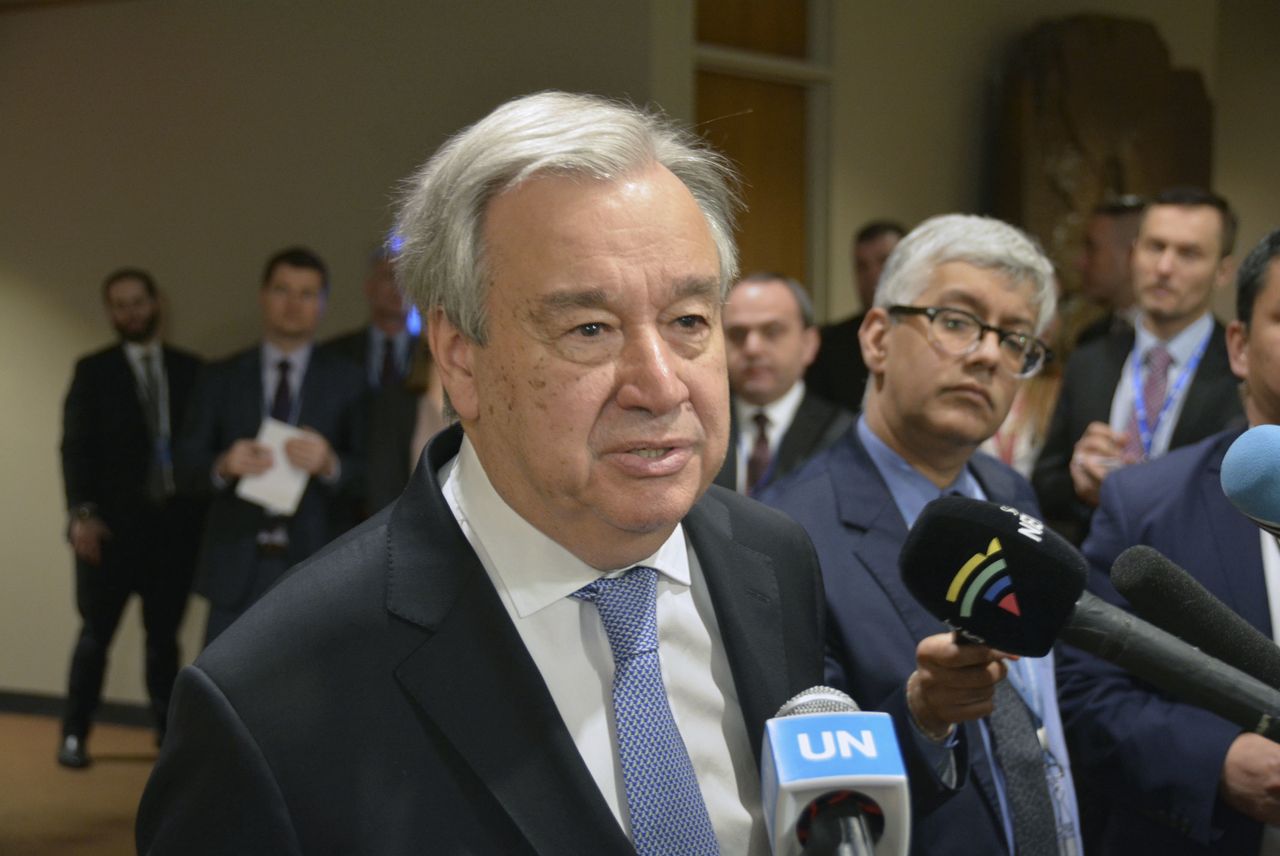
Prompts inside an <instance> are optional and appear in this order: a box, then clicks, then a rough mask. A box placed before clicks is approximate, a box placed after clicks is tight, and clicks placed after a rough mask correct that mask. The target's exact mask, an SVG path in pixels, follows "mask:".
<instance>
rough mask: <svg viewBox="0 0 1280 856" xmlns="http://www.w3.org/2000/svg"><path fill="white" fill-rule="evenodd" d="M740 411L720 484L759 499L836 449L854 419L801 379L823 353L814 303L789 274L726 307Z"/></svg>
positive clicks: (756, 283)
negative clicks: (763, 490) (773, 485)
mask: <svg viewBox="0 0 1280 856" xmlns="http://www.w3.org/2000/svg"><path fill="white" fill-rule="evenodd" d="M724 330H725V344H726V348H727V350H728V358H729V391H730V392H731V393H732V394H731V396H730V400H731V405H732V408H733V409H732V411H731V417H732V419H731V423H730V428H729V455H728V457H726V458H725V462H724V466H723V467H722V468H721V469H720V472H719V474H718V475H717V476H716V484H718V485H721V486H723V487H727V488H729V489H730V490H736V491H738V492H739V493H747V494H754V493H755V492H756V491H758V490H760V489H761V488H763V487H764V486H765V485H767V484H768V483H770V482H772V481H775V480H777V479H779V478H781V477H783V476H785V475H786V474H787V473H789V472H791V471H792V470H794V469H795V468H796V467H798V466H799V465H800V464H802V463H804V462H805V461H807V460H808V459H809V458H810V457H812V456H813V455H814V454H815V453H816V452H820V451H821V450H823V449H825V448H826V447H827V446H830V445H831V444H832V443H833V442H835V440H836V439H837V438H838V437H839V436H840V435H841V434H843V433H844V432H845V429H846V428H848V427H849V426H850V425H852V424H853V414H852V413H850V412H849V411H847V410H845V409H843V408H841V407H837V406H836V405H834V404H832V403H831V402H829V401H827V400H826V399H824V398H820V397H818V396H817V395H814V394H813V393H811V392H809V391H808V390H807V389H806V388H805V383H804V381H803V380H802V379H801V375H803V374H804V370H805V367H806V366H808V365H809V364H810V363H811V362H813V356H814V354H815V353H817V350H818V330H817V328H816V327H814V323H813V302H812V301H810V300H809V295H808V294H807V293H806V292H805V290H804V286H802V285H801V284H800V283H798V282H796V281H795V280H794V279H791V278H790V277H784V276H782V275H781V274H772V273H756V274H752V275H750V276H748V277H745V278H743V279H741V280H739V281H738V282H737V283H736V284H735V285H734V286H733V288H732V289H731V290H730V291H729V300H728V302H727V303H726V304H725V307H724Z"/></svg>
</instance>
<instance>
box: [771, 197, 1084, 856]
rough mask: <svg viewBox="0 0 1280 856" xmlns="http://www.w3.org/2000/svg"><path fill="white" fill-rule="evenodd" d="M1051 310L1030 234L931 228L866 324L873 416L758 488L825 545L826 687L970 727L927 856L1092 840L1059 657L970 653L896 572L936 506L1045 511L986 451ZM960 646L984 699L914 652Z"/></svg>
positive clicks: (939, 223)
mask: <svg viewBox="0 0 1280 856" xmlns="http://www.w3.org/2000/svg"><path fill="white" fill-rule="evenodd" d="M1053 311H1054V289H1053V270H1052V268H1051V266H1050V264H1049V261H1048V259H1046V258H1045V257H1044V254H1043V253H1042V252H1041V251H1040V249H1039V248H1038V247H1037V246H1036V245H1035V244H1034V243H1033V242H1032V241H1031V240H1030V239H1028V238H1027V237H1026V236H1025V235H1024V234H1022V233H1021V232H1019V231H1018V230H1017V229H1015V228H1013V227H1012V226H1009V225H1007V224H1005V223H1001V222H999V221H998V220H992V219H989V218H985V217H973V216H964V215H948V216H943V217H935V218H933V219H931V220H928V221H926V222H925V223H923V224H921V225H920V226H919V227H917V228H916V229H915V230H914V231H912V232H911V233H910V234H908V235H907V236H906V237H905V238H903V240H902V241H901V243H899V244H898V245H897V247H896V248H895V249H894V251H893V254H892V255H891V256H890V257H889V261H888V263H887V265H886V267H885V270H884V273H883V275H882V276H881V278H880V283H879V285H878V287H877V288H876V294H875V301H874V305H873V307H872V309H871V310H870V311H869V312H868V313H867V316H866V318H865V319H864V320H863V322H862V328H861V330H860V331H859V338H860V341H861V344H862V354H863V357H864V358H865V359H866V363H867V367H868V368H869V369H870V373H871V380H870V383H869V384H868V387H867V392H866V397H865V399H864V409H863V413H862V416H861V417H860V418H859V420H858V422H857V424H856V425H855V426H854V427H853V428H851V429H850V430H849V431H848V432H847V433H846V434H845V436H844V438H843V439H842V440H840V441H838V442H837V443H836V444H834V445H833V446H831V447H830V448H829V449H827V451H825V452H823V453H822V454H820V455H818V456H816V457H814V458H813V459H812V460H810V461H809V463H808V464H806V465H805V466H804V467H803V468H801V469H800V470H798V471H797V472H796V473H794V474H793V475H792V476H791V477H790V478H789V479H787V480H785V481H782V482H779V483H777V484H776V485H775V486H773V487H771V488H769V489H767V490H766V491H765V492H764V493H763V494H762V495H761V499H762V500H763V501H764V502H766V503H769V504H771V505H774V506H775V507H777V508H779V509H781V510H783V511H785V512H786V513H788V514H789V515H791V516H792V517H793V518H794V519H796V520H797V521H799V522H800V524H801V525H803V526H804V528H805V530H806V531H808V533H809V536H810V537H811V538H812V539H813V542H814V546H816V547H817V549H818V556H819V561H820V563H821V565H822V576H823V581H824V584H825V587H826V593H827V603H828V612H827V681H828V683H830V684H831V685H832V686H835V687H838V688H840V689H843V690H845V691H847V692H848V693H849V694H850V695H852V696H853V697H854V699H855V700H856V701H857V702H858V703H859V704H860V705H862V706H863V707H865V708H873V709H883V710H890V711H894V710H900V709H904V708H905V709H906V710H907V711H908V714H907V717H906V718H907V719H909V720H910V722H911V723H912V729H911V731H910V732H909V733H907V734H904V735H903V739H904V741H908V742H909V741H911V740H912V739H915V740H917V741H931V740H932V741H936V742H937V744H938V747H939V749H942V748H945V747H946V746H948V745H951V743H952V741H956V740H958V739H960V736H961V735H959V734H957V733H955V731H956V730H955V729H952V728H950V727H949V726H948V723H951V722H957V721H966V725H965V726H964V727H963V729H961V730H962V731H963V732H965V733H964V735H963V739H964V740H965V741H966V742H967V745H968V747H969V755H968V757H969V763H970V775H969V779H968V781H967V782H965V783H963V784H962V786H961V787H960V789H959V792H958V793H957V794H956V795H955V797H954V798H953V799H951V800H949V801H948V802H946V803H944V804H943V805H941V806H940V807H939V808H938V809H937V810H935V811H933V812H931V813H929V814H927V815H924V814H921V816H918V817H917V818H916V819H915V826H914V830H913V837H912V852H913V853H918V854H921V856H923V854H929V856H947V854H954V856H960V854H972V856H979V854H981V856H991V854H1000V853H1007V854H1024V853H1035V854H1058V853H1064V854H1065V853H1078V852H1079V848H1080V839H1079V832H1078V827H1079V823H1078V819H1077V816H1076V814H1077V813H1076V808H1075V801H1074V797H1073V794H1072V784H1071V772H1070V767H1069V765H1068V761H1067V755H1066V748H1065V745H1064V742H1063V738H1062V723H1061V721H1060V717H1059V715H1058V706H1057V700H1056V697H1055V687H1054V670H1053V658H1052V656H1049V657H1045V658H1042V659H1031V658H1023V659H1021V660H1017V661H1005V660H1004V659H1003V657H1002V655H1001V654H1000V653H999V652H996V651H992V650H990V649H988V648H984V647H981V646H976V645H974V646H968V645H963V646H958V645H957V643H956V641H955V640H954V639H953V638H952V635H951V634H948V633H945V632H943V631H945V627H944V625H943V624H942V623H941V622H939V621H938V620H937V619H935V618H934V617H933V616H932V615H930V614H929V613H928V612H927V611H926V610H925V608H924V607H923V606H921V605H920V604H919V603H917V602H916V600H915V599H914V598H913V597H912V596H911V595H910V594H909V593H908V591H907V589H906V587H905V586H904V584H903V582H902V578H901V575H900V573H899V569H898V554H899V551H900V550H901V548H902V544H903V541H904V540H905V539H906V537H907V530H908V529H909V528H910V527H911V525H912V524H913V523H914V522H915V520H916V518H917V516H918V515H919V514H920V511H921V509H922V508H923V507H924V505H925V504H926V503H927V502H929V501H930V500H932V499H936V498H938V497H940V496H945V495H948V494H960V495H964V496H968V497H972V498H974V499H985V500H992V501H997V502H1004V503H1009V504H1011V505H1013V506H1016V507H1017V508H1019V509H1021V510H1023V511H1026V512H1029V513H1031V514H1037V513H1038V512H1037V507H1036V502H1035V495H1034V494H1033V493H1032V490H1031V485H1029V484H1028V483H1027V481H1026V479H1024V478H1023V477H1022V476H1020V475H1018V474H1017V473H1016V472H1014V471H1013V470H1012V469H1010V468H1009V467H1007V466H1005V465H1004V464H1002V463H1000V462H999V461H997V460H996V459H994V458H991V457H988V456H986V455H984V454H981V453H978V452H977V448H978V446H979V445H980V444H981V443H982V442H983V441H984V440H986V439H987V438H988V437H990V436H991V435H992V434H993V433H994V432H995V430H996V429H997V428H998V427H999V426H1000V423H1001V422H1003V421H1004V418H1005V415H1006V414H1007V413H1008V411H1009V406H1010V404H1011V403H1012V401H1013V397H1014V393H1016V392H1017V390H1018V385H1019V384H1020V383H1021V382H1022V381H1023V380H1024V379H1025V378H1028V377H1030V376H1032V375H1034V374H1035V373H1036V372H1037V371H1039V370H1040V368H1041V367H1042V366H1043V365H1044V361H1045V359H1046V357H1047V353H1048V349H1047V348H1046V347H1045V345H1044V343H1043V342H1042V341H1040V339H1039V338H1037V336H1038V334H1039V333H1040V331H1042V330H1043V329H1044V327H1045V325H1046V324H1047V323H1048V322H1049V320H1050V319H1051V318H1052V316H1053ZM957 648H960V649H962V650H964V649H968V650H970V651H971V653H972V656H973V658H974V668H975V671H974V674H973V684H972V686H973V688H974V690H973V691H974V692H976V691H977V690H978V689H981V690H982V691H983V692H982V693H981V694H979V695H978V696H976V697H973V696H970V695H969V693H968V692H965V693H959V694H956V695H949V694H941V695H942V697H943V698H945V699H946V701H945V702H944V703H943V704H942V705H941V706H939V705H937V704H936V703H935V701H934V698H935V696H932V695H930V694H929V692H928V691H929V690H930V689H931V686H930V684H931V683H932V681H933V679H934V677H935V675H934V674H933V673H932V672H931V671H930V670H929V669H925V668H919V669H918V668H917V663H918V662H919V661H923V658H926V657H927V656H929V655H932V654H936V653H938V652H950V653H954V650H955V649H957ZM1006 670H1007V676H1006ZM992 684H994V685H995V691H994V704H992V696H991V694H990V693H989V692H988V691H989V690H990V688H991V685H992ZM899 728H900V731H901V726H899ZM1037 733H1038V734H1039V735H1040V739H1039V740H1037ZM939 757H940V763H941V764H943V765H945V764H946V763H947V762H948V760H949V759H947V758H946V756H945V754H944V753H940V756H939Z"/></svg>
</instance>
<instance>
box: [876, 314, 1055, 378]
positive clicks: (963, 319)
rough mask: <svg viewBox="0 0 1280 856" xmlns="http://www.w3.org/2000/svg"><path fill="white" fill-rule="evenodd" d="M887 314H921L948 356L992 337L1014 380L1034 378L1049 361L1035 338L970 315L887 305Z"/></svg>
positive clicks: (970, 349)
mask: <svg viewBox="0 0 1280 856" xmlns="http://www.w3.org/2000/svg"><path fill="white" fill-rule="evenodd" d="M888 311H889V314H890V315H923V316H925V317H926V318H928V319H929V339H930V340H931V341H933V342H934V343H936V344H937V345H938V346H939V347H940V348H942V349H943V350H944V351H946V352H947V353H949V354H954V355H955V356H958V357H962V356H965V355H966V354H972V353H973V352H974V351H976V350H977V349H978V345H979V344H980V343H981V342H982V337H983V336H985V335H986V334H987V333H988V332H992V333H995V334H996V340H997V341H999V343H1000V355H1001V357H1002V360H1003V362H1004V365H1005V368H1007V369H1009V371H1010V372H1012V373H1013V375H1014V377H1022V378H1027V377H1031V376H1032V375H1034V374H1035V373H1036V372H1038V371H1040V369H1042V368H1044V364H1045V363H1047V362H1049V360H1051V359H1052V358H1053V352H1052V351H1050V350H1049V346H1048V345H1046V344H1045V343H1044V342H1041V341H1040V340H1039V339H1037V338H1036V337H1035V336H1030V335H1028V334H1026V333H1018V332H1016V331H1013V330H1003V329H1001V328H999V327H993V326H991V325H990V324H987V323H986V322H984V321H983V320H982V319H981V318H979V317H978V316H976V315H974V314H973V313H972V312H965V311H964V310H963V309H952V308H950V307H947V306H890V307H889V310H888Z"/></svg>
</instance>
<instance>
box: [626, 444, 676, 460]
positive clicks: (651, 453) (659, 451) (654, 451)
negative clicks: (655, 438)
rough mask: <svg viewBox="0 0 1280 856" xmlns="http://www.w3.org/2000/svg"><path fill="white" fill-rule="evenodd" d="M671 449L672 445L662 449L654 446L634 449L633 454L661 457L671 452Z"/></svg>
mask: <svg viewBox="0 0 1280 856" xmlns="http://www.w3.org/2000/svg"><path fill="white" fill-rule="evenodd" d="M670 451H671V447H670V446H666V447H663V448H660V449H653V448H643V449H632V450H631V454H633V455H639V456H640V457H642V458H661V457H662V456H663V455H665V454H666V453H667V452H670Z"/></svg>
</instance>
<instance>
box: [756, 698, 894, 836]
mask: <svg viewBox="0 0 1280 856" xmlns="http://www.w3.org/2000/svg"><path fill="white" fill-rule="evenodd" d="M760 779H761V796H762V798H763V802H764V817H765V824H766V826H767V827H768V830H769V842H770V845H771V846H772V848H773V852H774V854H777V856H798V854H802V853H803V854H807V856H828V854H846V853H848V854H863V853H865V854H868V856H870V854H876V856H906V853H907V849H908V846H909V844H910V835H911V800H910V797H909V795H908V791H907V773H906V768H905V766H904V765H903V763H902V755H901V754H900V753H899V752H898V738H897V735H896V733H895V732H894V729H893V719H892V717H890V716H889V714H887V713H867V712H863V711H860V710H858V705H857V704H855V703H854V701H853V699H851V698H849V697H848V696H847V695H845V694H844V693H842V692H840V691H839V690H835V689H831V688H830V687H811V688H810V689H807V690H805V691H804V692H802V693H800V694H799V695H797V696H796V697H795V698H793V699H791V700H790V701H788V702H787V703H786V704H784V705H783V706H782V707H781V708H780V709H779V710H778V714H777V716H775V717H774V718H773V719H770V720H769V721H768V722H766V723H765V725H764V747H763V751H762V753H761V762H760Z"/></svg>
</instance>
